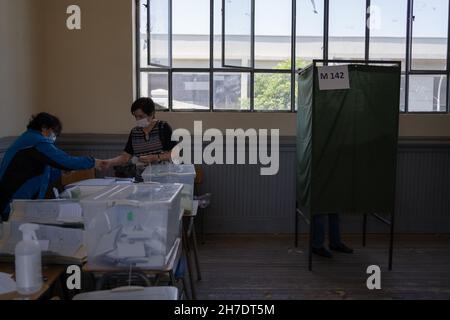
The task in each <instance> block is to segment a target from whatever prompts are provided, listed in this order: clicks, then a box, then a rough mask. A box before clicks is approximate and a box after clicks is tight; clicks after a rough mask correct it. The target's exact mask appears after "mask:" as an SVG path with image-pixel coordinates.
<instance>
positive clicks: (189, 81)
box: [172, 73, 209, 110]
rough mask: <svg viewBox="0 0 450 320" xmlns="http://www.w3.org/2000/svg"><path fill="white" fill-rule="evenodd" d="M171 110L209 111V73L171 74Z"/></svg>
mask: <svg viewBox="0 0 450 320" xmlns="http://www.w3.org/2000/svg"><path fill="white" fill-rule="evenodd" d="M172 83H173V91H172V92H173V109H176V110H183V109H184V110H190V109H192V110H208V109H209V73H174V74H173V81H172Z"/></svg>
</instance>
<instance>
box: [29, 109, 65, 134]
mask: <svg viewBox="0 0 450 320" xmlns="http://www.w3.org/2000/svg"><path fill="white" fill-rule="evenodd" d="M27 129H33V130H37V131H41V130H42V129H51V130H53V132H54V133H55V134H56V135H57V136H58V135H60V134H61V131H62V123H61V121H59V119H58V118H57V117H55V116H52V115H51V114H49V113H46V112H41V113H39V114H36V115H33V116H32V117H31V120H30V122H29V123H28V126H27Z"/></svg>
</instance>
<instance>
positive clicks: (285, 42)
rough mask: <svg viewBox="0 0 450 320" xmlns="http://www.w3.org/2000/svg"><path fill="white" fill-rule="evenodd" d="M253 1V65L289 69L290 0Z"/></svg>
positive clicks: (264, 67) (263, 67)
mask: <svg viewBox="0 0 450 320" xmlns="http://www.w3.org/2000/svg"><path fill="white" fill-rule="evenodd" d="M241 1H242V0H241ZM255 3H256V4H255V67H256V68H260V69H290V68H291V47H292V46H291V33H292V30H291V29H292V24H291V21H292V14H291V13H292V0H277V1H273V0H258V1H256V2H255Z"/></svg>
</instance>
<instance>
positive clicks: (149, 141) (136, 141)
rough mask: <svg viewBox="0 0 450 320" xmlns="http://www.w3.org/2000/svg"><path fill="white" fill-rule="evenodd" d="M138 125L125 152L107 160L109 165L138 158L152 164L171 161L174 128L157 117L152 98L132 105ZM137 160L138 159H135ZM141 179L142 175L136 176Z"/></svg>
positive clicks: (173, 145)
mask: <svg viewBox="0 0 450 320" xmlns="http://www.w3.org/2000/svg"><path fill="white" fill-rule="evenodd" d="M131 114H132V115H133V116H134V117H135V119H136V126H135V127H134V128H133V129H132V130H131V132H130V135H129V137H128V142H127V144H126V146H125V149H124V151H123V153H122V154H121V155H120V156H118V157H116V158H113V159H109V160H106V162H107V164H108V166H109V167H111V166H121V165H124V164H126V163H128V162H129V161H130V160H132V158H133V157H134V158H136V159H137V160H138V161H139V162H140V163H143V164H146V165H148V164H151V163H155V162H161V161H171V151H172V149H173V148H174V147H175V145H176V143H175V142H173V141H172V140H171V139H172V128H171V127H170V125H169V124H168V123H167V122H165V121H160V120H157V119H155V103H154V102H153V100H152V99H150V98H140V99H138V100H136V101H135V102H134V103H133V105H132V106H131ZM133 162H136V161H133ZM135 178H136V179H137V180H138V181H141V179H142V178H141V175H140V173H139V172H137V174H136V177H135Z"/></svg>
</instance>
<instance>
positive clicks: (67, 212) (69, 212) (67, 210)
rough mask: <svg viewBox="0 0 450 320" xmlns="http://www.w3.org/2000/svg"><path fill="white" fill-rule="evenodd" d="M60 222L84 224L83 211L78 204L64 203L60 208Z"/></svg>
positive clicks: (58, 219)
mask: <svg viewBox="0 0 450 320" xmlns="http://www.w3.org/2000/svg"><path fill="white" fill-rule="evenodd" d="M56 220H57V221H59V222H66V223H81V222H83V210H82V209H81V206H80V205H79V204H78V203H64V204H62V205H60V207H59V214H58V218H57V219H56Z"/></svg>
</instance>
